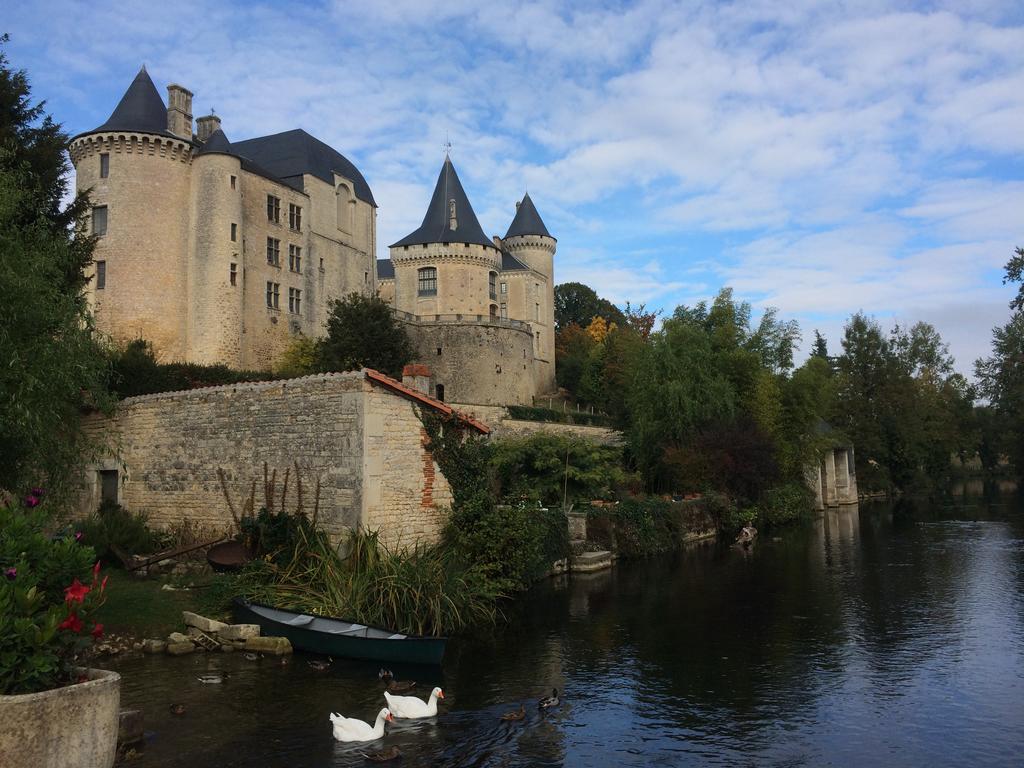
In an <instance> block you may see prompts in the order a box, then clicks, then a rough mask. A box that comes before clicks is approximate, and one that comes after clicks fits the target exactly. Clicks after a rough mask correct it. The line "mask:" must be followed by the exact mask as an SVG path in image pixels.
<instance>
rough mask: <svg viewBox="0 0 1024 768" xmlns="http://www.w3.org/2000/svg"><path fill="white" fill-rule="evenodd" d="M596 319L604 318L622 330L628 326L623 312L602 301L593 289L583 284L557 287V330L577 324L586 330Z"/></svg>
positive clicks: (568, 284)
mask: <svg viewBox="0 0 1024 768" xmlns="http://www.w3.org/2000/svg"><path fill="white" fill-rule="evenodd" d="M595 317H602V318H604V319H605V320H606V321H607V322H609V323H615V324H616V325H617V326H619V327H620V328H621V327H623V326H625V325H628V324H629V323H628V321H627V320H626V316H625V315H623V314H622V310H620V309H619V308H618V307H616V306H615V305H614V304H612V303H611V302H610V301H608V300H607V299H602V298H601V297H599V296H598V295H597V293H596V292H595V291H594V289H593V288H590V287H589V286H586V285H583V283H562V284H561V285H556V286H555V330H558V331H560V330H562V329H563V328H566V327H568V326H569V325H571V324H573V323H575V324H576V325H578V326H579V327H580V328H586V327H587V326H588V325H590V322H591V321H592V320H593V319H594V318H595Z"/></svg>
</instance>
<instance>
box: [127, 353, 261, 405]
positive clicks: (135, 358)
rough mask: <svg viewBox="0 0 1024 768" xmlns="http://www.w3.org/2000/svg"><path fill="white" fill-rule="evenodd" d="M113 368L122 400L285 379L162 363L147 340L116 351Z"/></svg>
mask: <svg viewBox="0 0 1024 768" xmlns="http://www.w3.org/2000/svg"><path fill="white" fill-rule="evenodd" d="M111 365H112V369H113V370H112V374H111V384H110V388H111V390H112V391H113V392H114V393H115V394H117V395H118V397H122V398H124V397H135V396H136V395H149V394H153V393H156V392H176V391H179V390H184V389H198V388H200V387H215V386H219V385H221V384H238V383H241V382H245V381H269V380H272V379H276V378H281V377H280V376H275V375H274V374H271V373H268V372H266V371H236V370H233V369H231V368H228V367H227V366H226V365H199V364H197V363H158V362H157V360H156V354H155V353H154V352H153V345H152V344H150V343H149V342H148V341H146V340H145V339H135V340H134V341H130V342H128V344H127V345H126V346H125V347H124V348H123V349H121V350H118V351H115V352H114V353H113V354H112V356H111Z"/></svg>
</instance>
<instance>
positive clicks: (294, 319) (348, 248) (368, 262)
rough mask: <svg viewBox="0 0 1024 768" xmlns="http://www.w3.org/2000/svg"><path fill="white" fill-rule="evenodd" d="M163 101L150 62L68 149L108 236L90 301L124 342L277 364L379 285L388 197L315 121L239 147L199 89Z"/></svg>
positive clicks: (172, 353)
mask: <svg viewBox="0 0 1024 768" xmlns="http://www.w3.org/2000/svg"><path fill="white" fill-rule="evenodd" d="M167 91H168V106H165V105H164V102H163V100H162V99H161V98H160V95H159V93H158V92H157V90H156V87H155V86H154V85H153V81H152V80H151V79H150V77H149V75H148V74H147V73H146V71H145V68H143V69H142V70H141V71H140V72H139V74H138V75H137V76H136V78H135V80H134V81H133V82H132V84H131V86H130V87H129V88H128V90H127V91H126V93H125V95H124V97H123V98H122V99H121V101H120V103H119V104H118V105H117V108H116V109H115V110H114V112H113V114H112V115H111V116H110V119H109V120H107V122H106V123H104V124H103V125H101V126H99V127H98V128H96V129H94V130H92V131H88V132H86V133H83V134H81V135H79V136H76V137H75V138H74V139H73V140H72V141H71V145H70V147H69V152H70V154H71V159H72V162H73V163H74V165H75V171H76V179H77V182H76V183H77V187H78V189H79V190H86V189H88V190H91V195H92V203H93V206H94V207H93V212H92V217H91V221H90V222H88V223H87V226H88V227H89V229H90V231H91V232H92V233H93V234H95V235H96V236H97V240H98V242H97V247H96V253H95V267H94V269H95V271H94V274H93V275H92V279H91V280H90V282H89V287H88V297H89V299H90V302H91V306H92V309H93V312H94V315H95V318H96V324H97V327H98V328H99V329H100V330H101V331H103V332H105V333H107V334H109V335H110V336H112V337H113V338H114V339H115V340H119V341H126V340H131V339H134V338H139V337H141V338H145V339H147V340H149V341H151V342H152V343H153V345H154V348H155V349H156V350H157V352H158V353H159V355H160V356H161V358H162V359H164V360H187V361H189V362H198V363H225V364H227V365H229V366H232V367H236V368H261V369H265V368H269V367H271V366H272V365H273V363H274V362H275V360H276V359H277V358H278V357H279V356H280V354H281V352H282V351H283V350H284V349H285V348H286V347H287V346H288V345H289V344H290V343H291V342H292V340H293V339H294V338H295V337H296V336H297V335H299V334H303V335H307V336H318V335H320V334H321V332H322V329H323V326H324V323H325V321H326V317H327V309H328V304H329V302H330V300H331V299H334V298H340V297H341V296H344V295H346V294H348V293H350V292H352V291H361V292H366V293H372V292H373V291H374V290H376V258H375V251H376V203H375V202H374V199H373V194H372V192H371V191H370V187H369V185H368V184H367V183H366V180H365V179H364V178H363V176H362V174H361V173H360V172H359V170H358V169H357V168H356V167H355V166H354V165H353V164H352V163H351V162H349V161H348V160H347V159H346V158H345V157H344V156H343V155H341V154H340V153H339V152H337V151H336V150H334V149H332V148H331V147H329V146H327V145H326V144H324V143H323V142H321V141H319V140H318V139H316V138H314V137H313V136H311V135H309V134H308V133H306V132H305V131H302V130H294V131H287V132H285V133H279V134H275V135H273V136H264V137H260V138H255V139H248V140H246V141H239V142H235V143H232V142H230V141H228V138H227V136H226V135H225V133H224V131H223V130H222V129H221V126H220V118H219V117H217V116H216V115H209V116H206V117H201V118H199V119H198V121H197V122H196V126H195V132H193V123H192V94H191V93H190V92H189V91H188V90H186V89H185V88H183V87H181V86H179V85H171V86H168V89H167Z"/></svg>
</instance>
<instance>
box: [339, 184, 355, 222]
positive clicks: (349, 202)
mask: <svg viewBox="0 0 1024 768" xmlns="http://www.w3.org/2000/svg"><path fill="white" fill-rule="evenodd" d="M336 197H337V198H338V200H337V202H338V229H340V230H341V231H342V232H348V233H349V234H351V233H352V220H353V218H354V216H353V209H354V208H355V203H356V201H355V198H353V197H352V190H351V189H349V186H348V184H339V185H338V189H337V190H336Z"/></svg>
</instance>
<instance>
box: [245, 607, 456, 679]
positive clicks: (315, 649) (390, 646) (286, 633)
mask: <svg viewBox="0 0 1024 768" xmlns="http://www.w3.org/2000/svg"><path fill="white" fill-rule="evenodd" d="M233 608H234V615H235V620H236V621H238V622H239V623H241V624H258V625H259V627H260V633H261V634H263V635H267V636H276V637H286V638H288V640H289V642H290V643H291V644H292V647H293V648H296V649H298V650H300V651H308V652H310V653H320V654H323V655H325V656H337V657H339V658H348V659H366V660H371V661H387V662H392V663H395V664H435V665H436V664H440V663H441V659H442V658H444V649H445V644H446V643H447V642H448V640H447V638H444V637H418V636H413V635H406V636H403V637H402V638H401V639H388V638H381V637H346V636H343V635H338V634H332V633H329V632H322V631H318V630H316V629H309V628H307V627H303V626H292V625H289V624H288V623H287V622H284V621H277V620H275V619H274V618H271V617H268V616H266V615H264V614H262V613H260V612H259V609H261V608H263V609H266V608H270V606H261V605H259V604H258V603H250V602H249V601H247V600H242V599H240V598H239V599H236V600H235V601H234V605H233ZM273 610H274V611H275V612H276V613H278V614H288V615H291V616H294V617H299V616H301V614H298V613H291V612H287V611H282V610H281V609H273ZM325 618H326V617H325ZM334 621H339V622H340V621H344V620H342V619H335V620H334ZM371 629H372V628H371ZM378 631H379V632H382V633H385V634H388V632H387V630H378Z"/></svg>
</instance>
